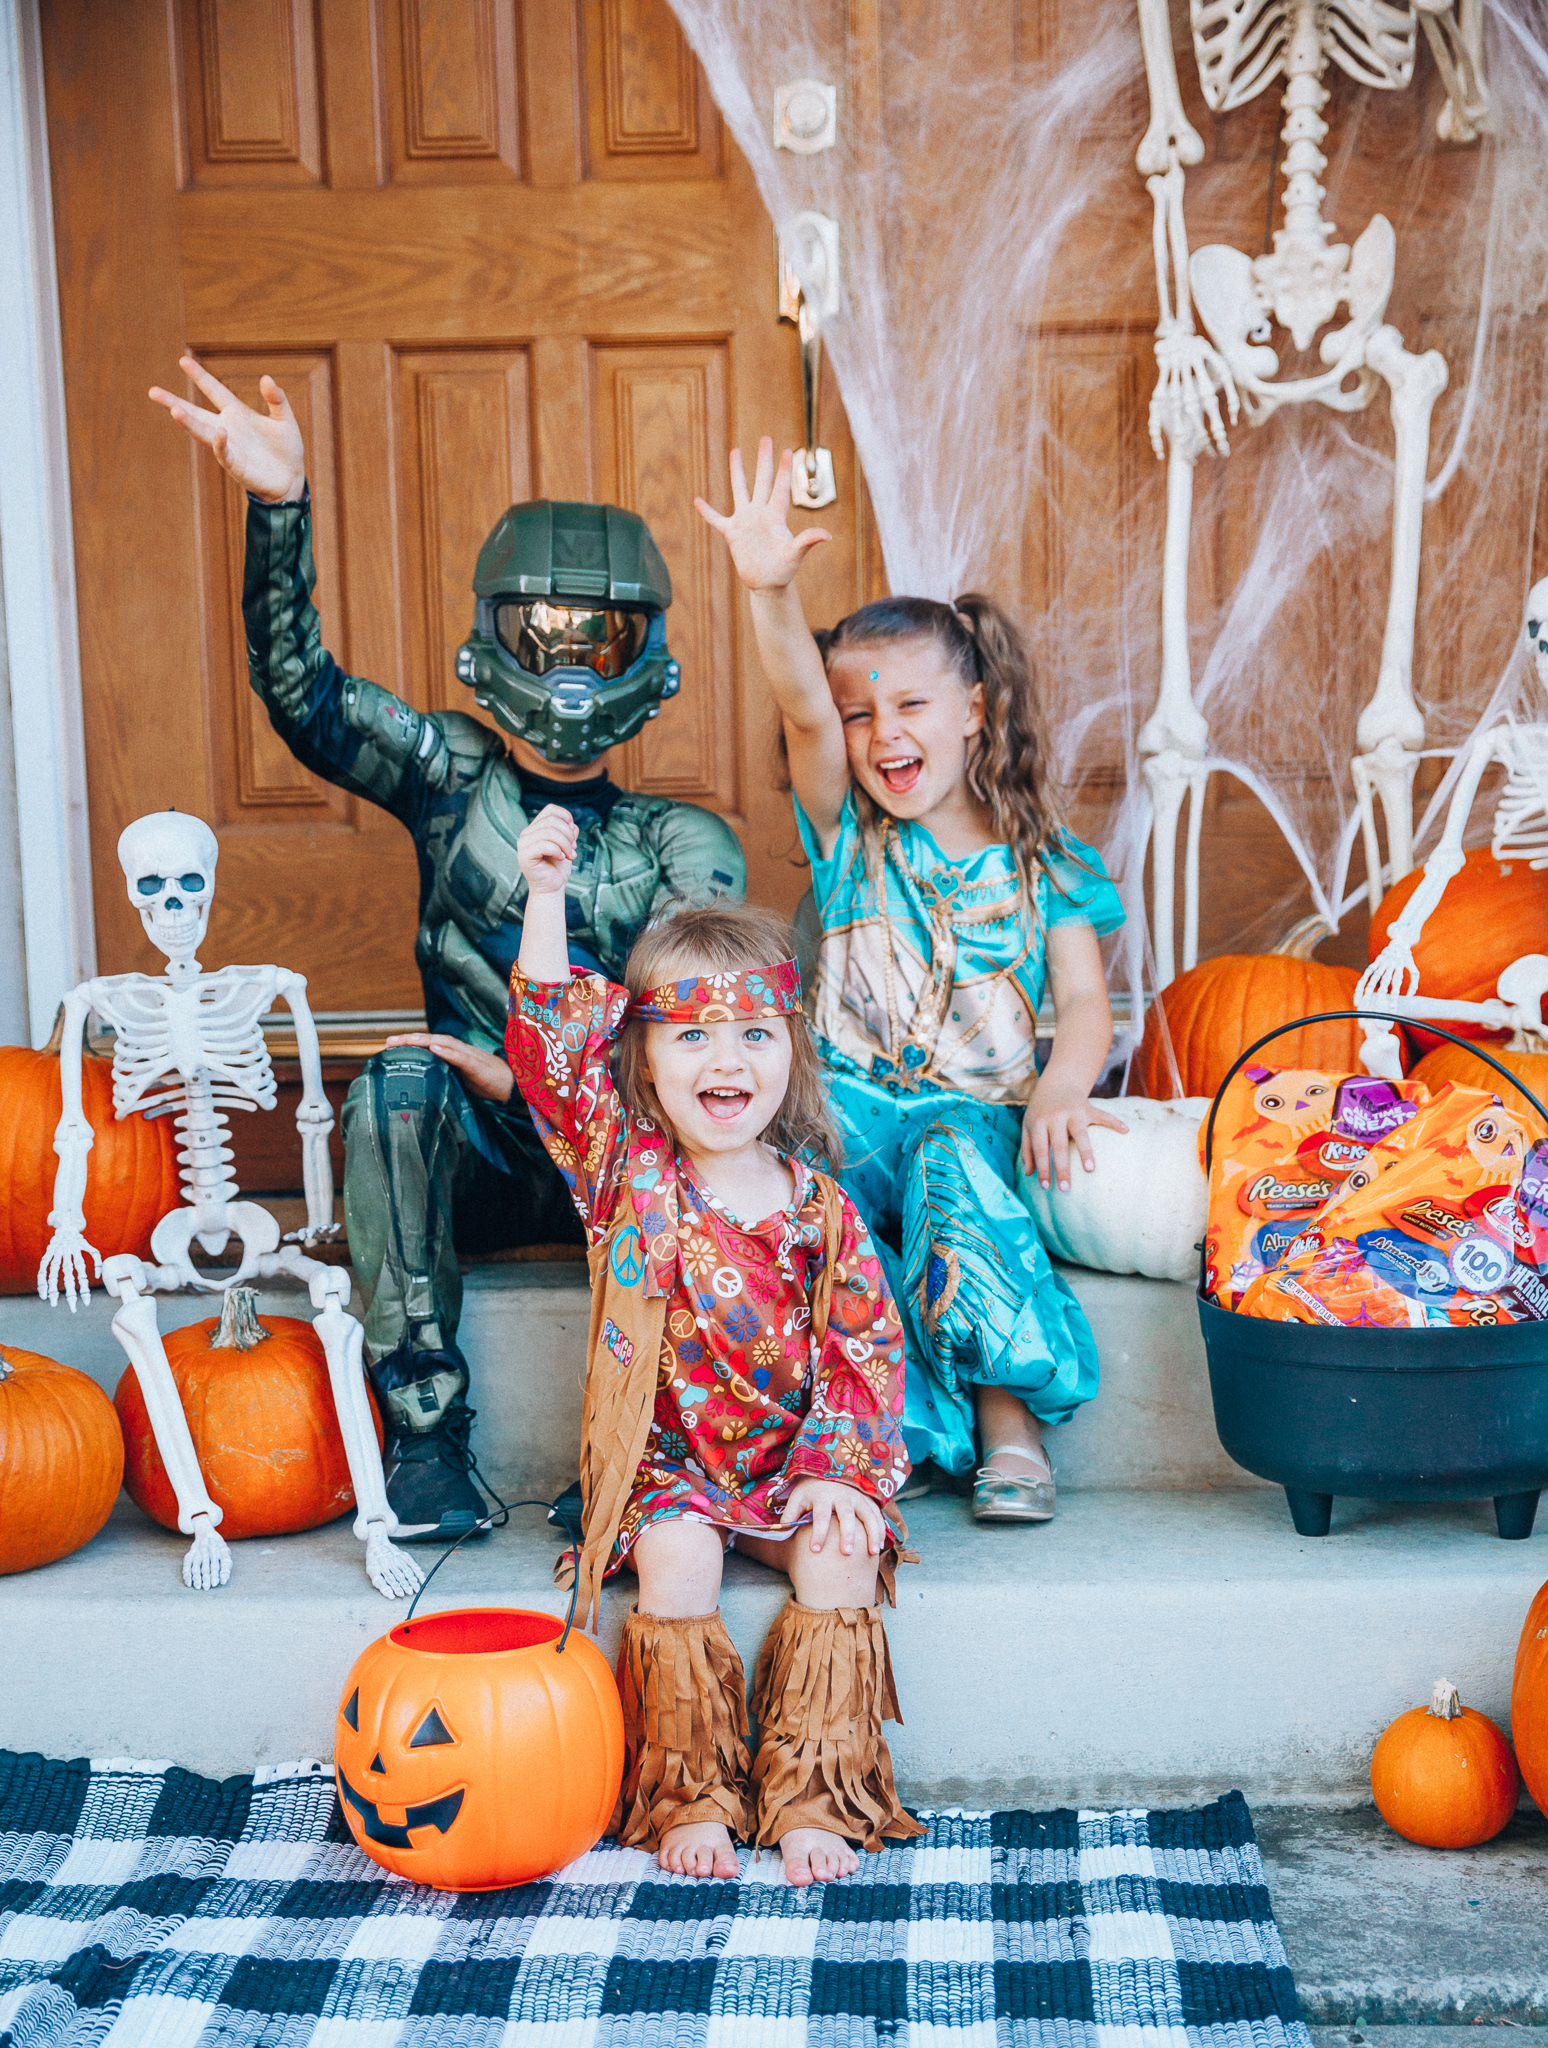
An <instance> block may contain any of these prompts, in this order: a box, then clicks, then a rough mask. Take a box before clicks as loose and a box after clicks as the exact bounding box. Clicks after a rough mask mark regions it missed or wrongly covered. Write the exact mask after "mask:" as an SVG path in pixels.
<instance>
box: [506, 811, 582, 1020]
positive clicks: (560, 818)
mask: <svg viewBox="0 0 1548 2048" xmlns="http://www.w3.org/2000/svg"><path fill="white" fill-rule="evenodd" d="M579 838H580V833H579V830H578V828H577V826H576V823H575V820H574V819H573V818H572V817H571V815H570V813H569V812H568V811H567V810H565V809H563V807H562V806H561V805H559V804H545V805H544V806H543V808H542V810H540V811H539V812H538V814H537V816H536V817H535V818H534V819H533V820H532V823H531V824H530V825H529V826H528V827H527V828H526V830H525V831H524V832H521V833H519V834H518V835H517V839H516V864H517V866H518V867H519V868H520V869H521V872H522V875H523V876H524V878H525V880H526V884H527V907H526V911H525V913H524V914H523V917H522V920H521V950H520V952H519V953H518V954H517V956H516V964H517V965H518V966H519V967H520V969H521V971H522V973H523V974H524V975H525V976H526V977H527V979H528V981H568V980H569V978H570V935H569V930H568V927H567V925H566V922H565V914H564V888H565V884H566V882H568V881H569V879H570V869H571V867H572V866H573V864H574V861H575V848H576V844H577V842H578V840H579Z"/></svg>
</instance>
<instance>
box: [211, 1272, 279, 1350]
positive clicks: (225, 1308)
mask: <svg viewBox="0 0 1548 2048" xmlns="http://www.w3.org/2000/svg"><path fill="white" fill-rule="evenodd" d="M268 1334H269V1333H268V1331H267V1330H266V1329H265V1328H264V1326H263V1324H262V1323H260V1322H259V1320H258V1296H257V1293H256V1292H255V1290H254V1289H253V1288H251V1287H233V1288H231V1289H230V1291H229V1292H228V1293H227V1295H226V1297H225V1299H224V1300H223V1301H222V1302H221V1305H220V1322H219V1324H218V1325H217V1327H216V1330H215V1334H214V1336H213V1337H211V1339H210V1349H211V1350H212V1351H251V1350H252V1349H253V1348H254V1346H255V1345H258V1344H261V1343H262V1342H263V1340H264V1338H265V1337H267V1336H268Z"/></svg>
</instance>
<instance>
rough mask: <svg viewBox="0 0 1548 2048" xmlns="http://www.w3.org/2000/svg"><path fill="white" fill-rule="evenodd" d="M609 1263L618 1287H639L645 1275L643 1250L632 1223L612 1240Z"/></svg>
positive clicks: (638, 1235)
mask: <svg viewBox="0 0 1548 2048" xmlns="http://www.w3.org/2000/svg"><path fill="white" fill-rule="evenodd" d="M610 1263H611V1265H612V1268H613V1278H614V1279H615V1280H616V1281H617V1282H618V1284H619V1286H620V1287H638V1286H639V1284H640V1281H641V1279H642V1278H643V1277H644V1273H645V1250H644V1247H643V1246H642V1245H641V1243H640V1233H639V1232H638V1230H636V1229H635V1227H634V1225H633V1224H632V1223H629V1224H626V1225H625V1226H624V1228H623V1229H622V1230H620V1231H619V1233H618V1235H617V1236H616V1237H615V1238H614V1239H613V1249H612V1252H611V1254H610Z"/></svg>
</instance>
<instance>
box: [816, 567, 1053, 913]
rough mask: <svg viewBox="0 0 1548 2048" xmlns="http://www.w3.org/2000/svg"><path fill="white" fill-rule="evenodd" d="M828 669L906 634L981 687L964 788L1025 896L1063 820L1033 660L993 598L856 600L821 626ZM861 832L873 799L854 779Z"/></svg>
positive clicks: (874, 821)
mask: <svg viewBox="0 0 1548 2048" xmlns="http://www.w3.org/2000/svg"><path fill="white" fill-rule="evenodd" d="M815 638H816V641H817V646H818V649H819V651H820V653H821V655H822V659H823V666H824V667H827V666H828V665H829V664H830V663H831V662H832V659H833V657H834V655H836V654H843V653H847V652H848V651H849V650H850V649H852V648H853V649H859V648H863V647H882V646H886V645H888V644H889V643H895V642H897V641H903V640H933V641H934V642H935V644H936V646H937V647H938V648H939V649H940V651H941V655H942V657H943V659H944V660H945V661H946V663H947V665H948V666H949V667H950V669H951V671H952V673H953V674H954V675H955V676H956V678H957V680H958V681H959V682H960V683H961V684H962V686H963V688H964V689H965V690H971V689H973V688H974V686H975V685H981V686H982V690H983V706H984V723H983V729H982V730H981V731H980V732H979V733H977V734H976V735H975V736H974V738H973V739H972V741H971V742H970V744H969V749H968V761H967V779H968V787H969V788H970V789H971V790H972V792H973V794H974V796H976V797H977V798H978V799H979V801H980V802H981V803H982V804H983V805H984V806H985V807H986V809H987V810H988V812H989V818H990V823H991V825H992V826H993V829H994V833H995V837H996V838H997V839H1000V840H1003V841H1004V843H1005V844H1006V845H1007V846H1008V847H1009V848H1010V850H1011V854H1012V856H1013V858H1014V859H1015V862H1016V871H1017V873H1018V874H1019V875H1020V876H1021V882H1022V887H1023V888H1024V889H1025V890H1026V892H1027V901H1028V902H1029V903H1034V902H1035V901H1036V896H1035V893H1034V887H1033V885H1034V883H1035V880H1036V877H1037V874H1038V872H1039V870H1040V869H1043V868H1045V867H1046V866H1047V856H1048V853H1049V850H1050V848H1053V847H1057V845H1058V842H1059V839H1060V836H1061V834H1062V832H1063V829H1064V817H1063V812H1062V810H1061V807H1060V804H1059V799H1058V796H1057V794H1056V792H1055V790H1054V787H1053V782H1052V776H1051V754H1052V748H1051V745H1050V742H1049V737H1048V727H1047V722H1046V721H1045V719H1044V716H1043V707H1042V705H1041V703H1040V702H1039V701H1038V695H1037V686H1036V683H1035V681H1034V679H1033V675H1032V659H1031V656H1030V655H1029V654H1028V652H1027V647H1026V642H1025V641H1024V640H1023V639H1022V637H1021V634H1020V632H1019V631H1018V629H1017V627H1016V624H1015V622H1014V621H1013V620H1012V619H1011V618H1009V617H1008V616H1007V615H1006V613H1005V612H1003V611H1002V610H1001V609H1000V607H999V606H998V605H997V604H996V603H995V602H994V600H993V599H992V598H988V597H984V596H982V595H980V594H979V593H978V592H977V591H968V592H967V593H966V594H965V595H963V596H962V597H959V598H958V599H957V600H956V601H955V603H953V604H937V603H936V602H935V600H934V599H933V598H928V597H883V598H878V599H877V601H876V602H875V603H874V604H867V605H862V606H861V608H860V610H859V611H857V612H851V613H850V614H849V616H848V618H846V619H840V621H839V623H838V624H837V625H836V626H834V627H833V628H832V630H831V631H829V632H825V633H818V634H817V635H816V636H815ZM855 802H856V805H857V806H858V808H859V812H860V822H861V826H862V831H863V836H864V838H865V840H866V841H867V842H868V843H871V844H874V843H875V839H876V835H877V831H878V829H879V817H878V812H877V807H876V805H875V804H874V803H873V802H872V800H871V798H870V797H869V796H868V795H867V794H866V792H865V791H864V790H863V789H861V788H860V787H859V786H858V785H857V786H856V788H855Z"/></svg>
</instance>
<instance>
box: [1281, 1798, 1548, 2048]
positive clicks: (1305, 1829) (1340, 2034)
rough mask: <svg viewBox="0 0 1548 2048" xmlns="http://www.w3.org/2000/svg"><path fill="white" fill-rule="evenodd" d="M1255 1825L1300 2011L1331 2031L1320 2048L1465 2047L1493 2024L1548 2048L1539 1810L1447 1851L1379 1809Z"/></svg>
mask: <svg viewBox="0 0 1548 2048" xmlns="http://www.w3.org/2000/svg"><path fill="white" fill-rule="evenodd" d="M1253 1825H1254V1827H1255V1828H1256V1830H1257V1836H1258V1846H1259V1848H1260V1849H1261V1851H1262V1853H1263V1867H1264V1871H1265V1874H1266V1875H1267V1878H1268V1884H1269V1892H1270V1895H1271V1897H1272V1898H1273V1901H1274V1917H1275V1919H1276V1920H1277V1921H1278V1922H1279V1931H1280V1933H1281V1934H1282V1935H1283V1936H1284V1942H1285V1953H1286V1955H1287V1956H1288V1957H1289V1959H1290V1967H1291V1969H1292V1970H1293V1971H1294V1972H1295V1985H1296V1990H1297V1991H1298V1992H1299V1993H1300V1996H1301V2010H1302V2012H1303V2013H1304V2014H1305V2016H1306V2018H1307V2020H1308V2022H1309V2023H1310V2024H1311V2025H1312V2026H1313V2027H1314V2028H1316V2029H1319V2030H1321V2029H1327V2030H1328V2031H1327V2032H1325V2033H1323V2032H1320V2031H1319V2033H1317V2034H1316V2035H1314V2039H1316V2040H1317V2042H1318V2048H1413V2043H1414V2041H1415V2039H1416V2038H1418V2039H1420V2040H1422V2042H1423V2044H1424V2048H1463V2039H1462V2030H1463V2028H1474V2027H1478V2026H1488V2025H1491V2024H1492V2025H1506V2026H1509V2027H1511V2028H1512V2029H1513V2031H1512V2033H1511V2034H1510V2036H1509V2040H1510V2043H1511V2048H1531V2044H1532V2042H1533V2039H1534V2036H1535V2039H1536V2042H1537V2044H1538V2048H1548V1940H1545V1938H1544V1933H1543V1910H1544V1907H1545V1905H1548V1821H1545V1820H1544V1818H1543V1816H1542V1815H1541V1814H1540V1813H1537V1812H1536V1811H1534V1810H1528V1809H1525V1808H1523V1809H1522V1811H1521V1812H1519V1813H1518V1814H1517V1815H1516V1817H1515V1819H1514V1820H1513V1821H1511V1822H1510V1823H1509V1825H1508V1826H1507V1827H1506V1829H1505V1831H1504V1833H1503V1834H1501V1835H1497V1836H1496V1837H1495V1839H1494V1840H1493V1841H1492V1842H1485V1843H1484V1844H1483V1845H1482V1846H1481V1847H1480V1848H1477V1849H1460V1850H1452V1851H1450V1852H1448V1853H1446V1854H1438V1853H1437V1852H1436V1851H1435V1850H1433V1849H1420V1848H1418V1847H1416V1846H1415V1845H1414V1844H1413V1843H1412V1842H1405V1841H1403V1840H1402V1838H1401V1837H1400V1836H1398V1835H1395V1834H1393V1832H1392V1830H1391V1829H1390V1828H1389V1827H1387V1826H1386V1825H1385V1824H1384V1822H1383V1821H1382V1820H1381V1818H1380V1816H1379V1815H1378V1814H1377V1812H1376V1810H1375V1808H1374V1807H1371V1806H1365V1807H1361V1808H1357V1809H1354V1810H1352V1811H1347V1812H1341V1813H1328V1812H1319V1811H1308V1810H1307V1809H1306V1808H1304V1807H1301V1808H1285V1807H1277V1808H1276V1807H1263V1806H1260V1807H1258V1808H1257V1809H1256V1810H1255V1811H1254V1813H1253ZM1415 2025H1419V2026H1423V2027H1424V2028H1425V2029H1426V2031H1425V2033H1424V2034H1423V2035H1422V2036H1419V2037H1416V2036H1415V2035H1414V2033H1413V2031H1412V2030H1413V2028H1414V2027H1415ZM1335 2030H1336V2031H1335ZM1477 2041H1478V2036H1477V2034H1476V2033H1473V2034H1472V2035H1471V2037H1470V2041H1469V2043H1468V2048H1476V2044H1477Z"/></svg>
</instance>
